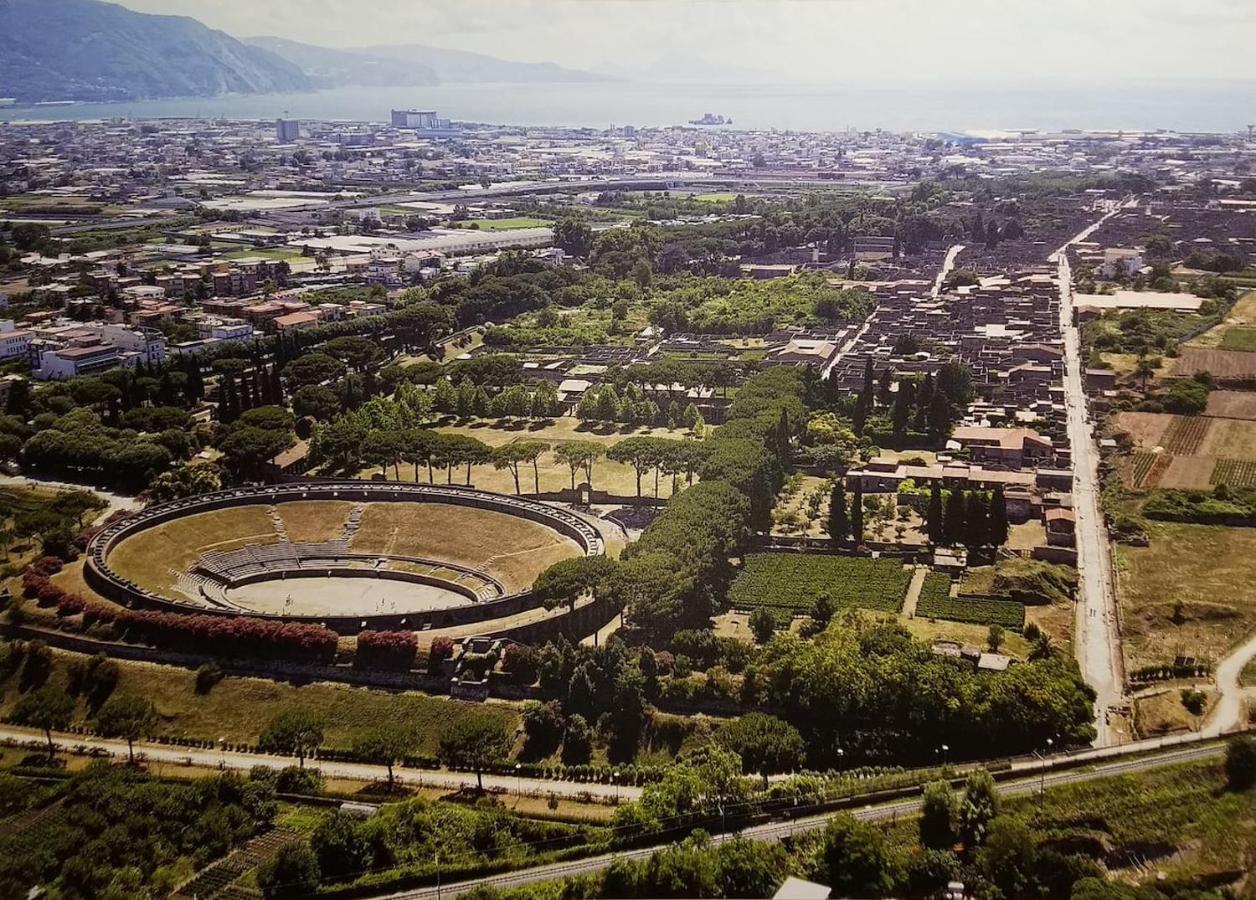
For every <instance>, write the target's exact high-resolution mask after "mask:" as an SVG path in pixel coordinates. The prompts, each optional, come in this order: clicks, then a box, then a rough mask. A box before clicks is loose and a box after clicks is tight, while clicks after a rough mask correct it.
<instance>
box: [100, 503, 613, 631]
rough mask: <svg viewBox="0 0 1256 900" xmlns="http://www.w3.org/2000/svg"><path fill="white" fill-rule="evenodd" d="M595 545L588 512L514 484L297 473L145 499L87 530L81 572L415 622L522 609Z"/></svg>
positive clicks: (160, 597) (140, 584)
mask: <svg viewBox="0 0 1256 900" xmlns="http://www.w3.org/2000/svg"><path fill="white" fill-rule="evenodd" d="M605 549H606V547H605V542H604V539H603V537H602V535H601V534H600V533H599V531H598V530H597V529H596V528H595V527H594V526H593V525H591V524H590V523H589V522H588V521H586V520H585V519H584V518H581V517H580V516H578V515H576V514H575V513H572V512H569V511H567V510H565V509H560V508H556V507H552V506H548V505H546V504H543V503H539V502H537V501H535V500H530V499H527V498H524V497H514V496H507V495H501V494H493V493H489V492H486V491H477V490H473V489H470V488H462V487H457V486H453V485H432V484H398V483H386V482H362V481H342V482H327V483H321V482H318V483H311V482H306V483H301V484H290V485H272V486H266V487H256V488H241V489H235V490H226V491H218V492H216V493H211V494H205V495H201V496H198V497H195V498H192V499H188V500H177V501H173V502H170V503H165V504H161V505H158V506H154V507H150V508H149V509H147V510H145V511H144V512H142V513H140V514H139V515H136V516H132V517H129V518H126V519H123V520H121V521H119V522H116V523H114V524H112V525H110V526H108V527H107V528H105V529H104V530H103V531H101V532H100V533H99V534H98V535H96V537H95V538H93V540H92V543H91V545H90V546H89V548H88V554H87V560H86V565H85V568H84V578H85V580H86V581H87V583H88V585H90V586H91V587H92V589H93V590H95V591H97V592H98V593H100V594H102V595H103V596H105V597H107V598H108V599H110V600H112V601H114V602H116V603H120V604H123V605H126V606H130V607H135V608H146V609H156V610H166V611H175V612H184V613H198V614H208V615H216V616H243V615H247V616H253V617H262V618H274V619H280V620H283V621H296V622H317V623H321V624H324V625H326V626H327V627H329V628H332V629H334V630H336V631H338V632H340V633H342V634H356V633H357V632H358V631H360V630H362V629H364V628H376V629H402V630H414V631H423V630H429V629H432V628H443V627H449V626H455V625H463V624H467V623H472V622H482V621H489V620H493V619H500V618H503V617H506V616H510V615H514V614H516V613H519V612H521V611H524V610H527V609H530V608H532V607H533V606H536V605H538V603H537V601H535V600H534V599H533V598H532V597H531V594H530V588H531V586H532V583H533V581H534V580H535V578H536V577H537V575H539V574H540V573H541V572H542V571H544V570H545V569H546V568H547V567H549V566H550V565H552V564H553V563H555V562H558V561H559V560H562V559H567V558H571V557H576V556H581V555H597V554H601V553H603V552H605Z"/></svg>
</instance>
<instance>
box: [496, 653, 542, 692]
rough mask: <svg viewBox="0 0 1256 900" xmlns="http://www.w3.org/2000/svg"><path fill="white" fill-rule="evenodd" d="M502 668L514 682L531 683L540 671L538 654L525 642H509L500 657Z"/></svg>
mask: <svg viewBox="0 0 1256 900" xmlns="http://www.w3.org/2000/svg"><path fill="white" fill-rule="evenodd" d="M502 668H503V669H504V670H505V671H506V672H507V674H509V675H510V680H511V681H512V682H514V683H515V684H523V685H528V684H532V683H533V682H534V681H536V677H537V674H538V673H539V671H540V656H539V654H538V653H537V652H536V650H535V649H533V648H532V647H529V646H527V645H526V644H509V645H507V647H506V653H505V656H504V657H503V659H502Z"/></svg>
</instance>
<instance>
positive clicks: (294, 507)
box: [276, 500, 353, 543]
mask: <svg viewBox="0 0 1256 900" xmlns="http://www.w3.org/2000/svg"><path fill="white" fill-rule="evenodd" d="M276 509H278V511H279V518H281V519H283V527H284V530H285V531H287V532H288V537H289V538H290V539H292V540H294V541H309V542H311V543H315V542H318V541H334V540H336V539H337V538H339V537H340V532H341V529H342V528H343V526H344V523H345V520H346V519H348V518H349V512H350V511H351V510H352V509H353V504H352V503H350V502H349V501H348V500H301V501H297V502H294V503H281V504H279V506H278V507H276Z"/></svg>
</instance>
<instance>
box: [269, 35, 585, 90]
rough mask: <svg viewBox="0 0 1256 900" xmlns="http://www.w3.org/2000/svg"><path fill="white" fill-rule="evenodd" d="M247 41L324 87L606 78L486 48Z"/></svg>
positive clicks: (278, 39)
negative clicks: (525, 60) (497, 53)
mask: <svg viewBox="0 0 1256 900" xmlns="http://www.w3.org/2000/svg"><path fill="white" fill-rule="evenodd" d="M246 41H247V42H248V43H249V44H251V45H253V46H254V47H260V48H263V49H265V50H269V51H270V52H272V53H274V54H276V55H278V56H281V57H283V58H284V59H285V60H287V61H288V62H290V63H292V64H294V65H296V66H299V67H300V68H301V69H302V71H304V72H305V74H306V76H307V77H309V78H310V79H311V80H313V81H314V82H315V83H316V84H318V85H319V86H320V87H339V86H343V85H411V84H437V83H442V82H443V83H449V82H501V83H513V84H520V83H524V84H530V83H545V82H581V81H605V80H606V78H605V76H602V75H595V74H593V73H592V72H583V71H580V70H577V69H567V68H564V67H563V66H559V65H555V64H554V63H523V62H513V61H511V60H506V59H498V58H497V57H495V56H486V55H484V54H483V53H470V52H467V51H465V50H446V49H444V48H441V47H425V46H422V45H418V44H405V45H397V46H387V47H359V48H354V49H349V50H333V49H331V48H328V47H316V46H313V45H311V44H302V43H298V42H296V41H289V40H286V39H284V38H277V37H255V38H246ZM423 79H430V80H423Z"/></svg>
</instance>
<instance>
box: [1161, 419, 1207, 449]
mask: <svg viewBox="0 0 1256 900" xmlns="http://www.w3.org/2000/svg"><path fill="white" fill-rule="evenodd" d="M1208 424H1209V423H1208V420H1207V419H1205V418H1203V417H1201V416H1175V417H1174V419H1173V421H1172V422H1170V423H1169V427H1168V428H1167V429H1166V430H1165V433H1164V436H1163V437H1161V439H1160V440H1161V442H1162V443H1163V445H1164V449H1166V450H1168V451H1169V452H1170V453H1173V454H1175V455H1177V456H1190V455H1192V454H1194V453H1195V452H1196V451H1198V450H1199V448H1200V447H1201V446H1203V443H1204V439H1205V438H1207V437H1208Z"/></svg>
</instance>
